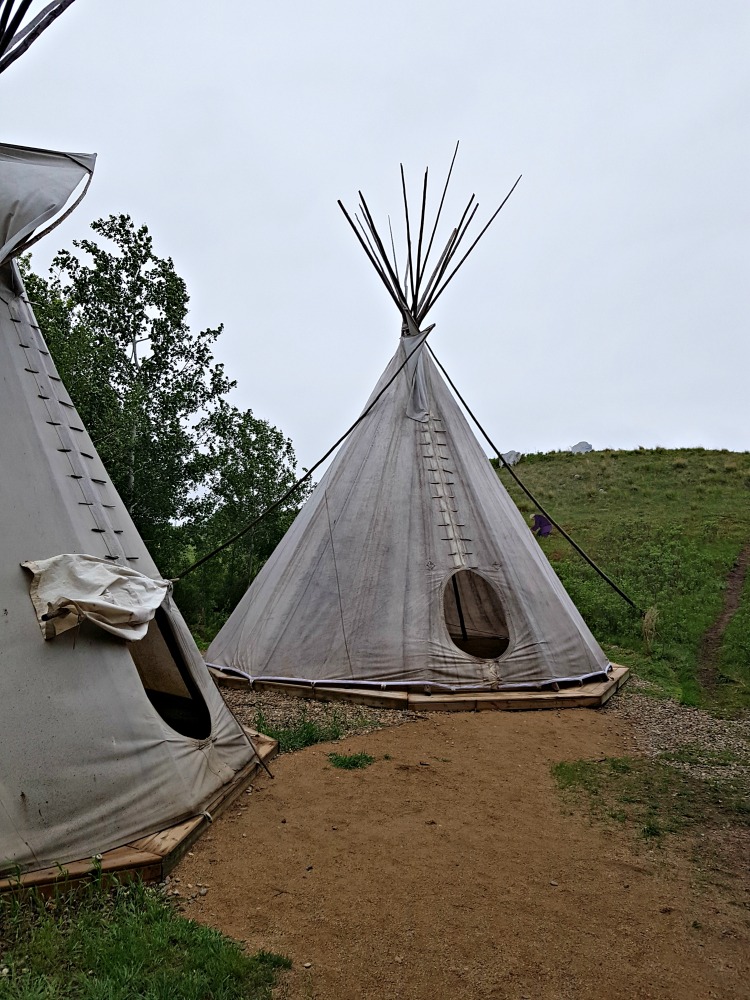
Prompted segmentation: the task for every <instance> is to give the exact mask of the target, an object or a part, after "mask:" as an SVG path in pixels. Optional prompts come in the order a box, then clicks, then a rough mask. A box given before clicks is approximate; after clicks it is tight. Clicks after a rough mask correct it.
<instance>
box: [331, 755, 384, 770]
mask: <svg viewBox="0 0 750 1000" xmlns="http://www.w3.org/2000/svg"><path fill="white" fill-rule="evenodd" d="M328 759H329V760H330V762H331V764H333V766H334V767H340V768H341V769H342V771H356V770H357V769H359V768H363V767H369V766H370V764H374V763H375V758H374V757H371V756H370V754H369V753H348V754H347V753H329V754H328Z"/></svg>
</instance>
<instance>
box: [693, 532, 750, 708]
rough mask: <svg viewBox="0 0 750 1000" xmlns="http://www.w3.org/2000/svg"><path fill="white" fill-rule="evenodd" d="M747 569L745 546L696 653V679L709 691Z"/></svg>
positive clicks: (749, 548) (749, 555) (749, 563)
mask: <svg viewBox="0 0 750 1000" xmlns="http://www.w3.org/2000/svg"><path fill="white" fill-rule="evenodd" d="M748 569H750V545H746V546H745V548H744V549H743V550H742V551H741V552H740V554H739V555H738V556H737V561H736V562H735V564H734V566H732V568H731V570H730V571H729V574H728V576H727V584H726V589H725V591H724V604H723V607H722V609H721V612H720V613H719V616H718V617H717V619H716V621H715V622H714V623H713V625H711V627H710V628H709V629H708V630H707V631H706V632H705V634H704V636H703V639H702V641H701V648H700V650H699V652H698V678H699V680H700V682H701V684H702V685H703V687H704V688H709V689H710V688H713V687H715V686H716V681H717V667H718V660H719V652H720V650H721V642H722V639H723V638H724V633H725V632H726V630H727V626H728V625H729V623H730V622H731V620H732V618H733V617H734V615H735V613H736V611H737V609H738V608H739V606H740V601H741V600H742V591H743V589H744V587H745V577H746V576H747V571H748Z"/></svg>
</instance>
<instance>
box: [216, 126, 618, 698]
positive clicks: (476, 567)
mask: <svg viewBox="0 0 750 1000" xmlns="http://www.w3.org/2000/svg"><path fill="white" fill-rule="evenodd" d="M457 149H458V146H456V150H457ZM455 155H456V154H455V153H454V156H453V160H454V161H455ZM452 170H453V162H452V163H451V168H450V170H449V172H448V180H447V181H446V184H445V189H444V190H443V196H442V198H441V200H440V206H439V208H438V210H437V215H436V217H435V222H434V226H433V227H432V235H431V236H429V235H428V232H427V230H426V229H425V209H426V198H427V172H425V177H424V187H423V194H422V204H421V212H420V213H419V215H418V216H417V217H418V218H419V219H420V224H419V229H418V239H417V241H416V253H413V251H412V241H411V230H410V220H409V208H408V201H407V194H406V182H405V179H404V174H403V168H402V172H401V179H402V187H403V195H404V206H405V218H406V236H407V254H406V263H405V265H404V267H405V272H406V273H405V274H404V275H403V276H400V275H399V272H398V264H397V261H396V255H395V249H394V252H393V255H392V256H391V254H390V253H389V252H386V250H385V246H384V243H383V241H382V240H381V238H380V235H379V234H378V231H377V229H376V227H375V224H374V222H373V219H372V215H371V213H370V210H369V208H368V206H367V203H366V201H365V199H364V197H363V196H362V194H361V192H360V205H359V214H358V215H357V216H356V218H357V224H356V225H355V223H354V221H353V220H352V218H351V217H350V215H349V213H348V212H347V211H346V209H345V208H344V206H343V205H342V204H341V202H339V205H340V207H341V209H342V211H343V212H344V214H345V215H346V217H347V220H348V221H349V223H350V225H351V227H352V229H353V230H354V232H355V234H356V236H357V238H358V240H359V242H360V244H361V246H362V248H363V249H364V251H365V253H366V254H367V256H368V258H369V259H370V262H371V263H372V264H373V266H374V267H375V270H376V272H377V274H378V276H379V278H380V279H381V281H382V282H383V284H384V285H385V287H386V289H387V291H388V293H389V295H390V297H391V299H392V300H393V302H394V303H395V305H396V306H397V308H398V310H399V312H400V314H401V317H402V336H401V341H400V343H399V346H398V350H397V351H396V354H395V356H394V357H393V358H392V359H391V362H390V364H389V365H388V367H387V368H386V370H385V372H384V374H383V376H382V377H381V379H380V381H379V383H378V385H377V386H376V388H375V390H374V392H373V394H372V396H371V397H370V400H369V402H368V404H367V406H366V407H365V410H364V411H363V413H362V415H361V416H360V419H359V420H358V421H357V423H356V424H355V425H354V428H353V430H352V432H351V433H350V435H349V436H348V437H347V439H346V441H345V443H344V444H343V445H342V447H341V449H340V450H339V452H338V454H337V455H336V458H335V459H334V461H333V463H332V464H331V466H330V468H329V469H328V471H327V472H326V473H325V475H324V476H323V478H322V479H321V481H320V483H319V485H318V486H317V488H316V489H315V491H314V493H313V494H312V496H311V497H310V499H309V500H308V501H307V503H306V504H305V506H304V508H303V509H302V511H301V512H300V514H299V515H298V517H297V519H296V520H295V521H294V523H293V525H292V527H291V528H290V529H289V531H288V532H287V534H286V535H285V537H284V538H283V539H282V541H281V543H280V544H279V546H278V547H277V549H276V550H275V552H274V553H273V555H272V556H271V558H270V559H269V560H268V562H267V563H266V565H265V566H264V567H263V569H262V571H261V572H260V573H259V574H258V576H257V577H256V579H255V580H254V581H253V583H252V585H251V586H250V588H249V590H248V591H247V593H246V594H245V596H244V597H243V599H242V600H241V601H240V603H239V605H238V606H237V608H236V609H235V611H234V612H233V614H232V615H231V616H230V618H229V620H228V621H227V623H226V624H225V626H224V627H223V628H222V630H221V631H220V632H219V634H218V635H217V636H216V638H215V640H214V642H213V643H212V644H211V646H210V647H209V650H208V654H207V659H208V662H209V664H210V665H212V666H216V667H219V668H221V667H225V668H231V669H234V670H240V671H242V672H244V673H246V674H248V675H249V676H250V677H251V678H253V679H264V680H279V681H287V682H313V683H318V684H321V685H323V686H325V685H326V684H327V685H329V686H330V685H335V686H348V687H358V686H364V687H367V686H377V687H383V688H386V687H388V688H396V689H398V688H410V687H412V688H413V687H421V688H424V689H426V690H428V691H429V690H433V689H436V690H441V689H442V690H445V689H448V690H451V691H466V690H478V691H481V690H501V689H503V688H537V687H543V686H545V685H554V684H556V683H558V684H559V683H564V682H568V681H584V680H588V679H593V678H601V679H603V678H604V677H605V676H606V674H607V673H608V671H609V669H610V664H609V663H608V661H607V657H606V656H605V655H604V653H603V652H602V650H601V649H600V648H599V646H598V645H597V643H596V641H595V639H594V638H593V636H592V635H591V633H590V632H589V630H588V628H587V627H586V625H585V623H584V622H583V619H582V618H581V616H580V615H579V613H578V611H577V610H576V608H575V606H574V605H573V602H572V601H571V600H570V598H569V597H568V595H567V593H566V592H565V590H564V588H563V586H562V584H561V583H560V581H559V580H558V578H557V576H556V575H555V573H554V571H553V570H552V567H551V566H550V565H549V563H548V562H547V560H546V558H545V557H544V554H543V553H542V551H541V549H540V548H539V545H538V543H537V542H536V540H535V538H534V537H533V535H532V534H531V531H530V530H529V528H528V527H527V525H526V524H525V523H524V520H523V518H522V517H521V515H520V513H519V512H518V510H517V508H516V507H515V505H514V504H513V501H512V500H511V499H510V497H509V496H508V494H507V493H506V491H505V490H504V488H503V486H502V484H501V483H500V481H499V480H498V478H497V476H496V474H495V472H494V470H493V469H492V467H491V465H490V463H489V461H488V460H487V457H486V456H485V454H484V452H483V451H482V449H481V447H480V445H479V443H478V441H477V440H476V438H475V437H474V435H473V434H472V432H471V430H470V429H469V426H468V424H467V422H466V420H465V418H464V416H463V413H462V412H461V410H460V409H459V407H458V404H457V403H456V401H455V400H454V398H453V396H452V395H451V393H450V392H449V390H448V387H447V385H446V383H445V382H444V380H443V378H442V376H441V375H440V373H439V371H438V369H437V367H436V366H435V364H434V363H433V361H432V359H431V357H430V354H429V349H428V347H427V344H426V338H427V335H428V334H429V332H430V329H431V327H426V328H425V327H424V320H425V317H426V316H427V314H428V312H429V311H430V309H431V308H432V305H433V304H434V303H435V301H436V300H437V299H438V298H439V296H440V295H441V294H442V292H443V290H444V289H445V287H446V285H447V284H448V283H449V282H450V281H451V280H452V278H453V276H454V275H455V273H456V271H458V269H459V268H460V267H461V265H462V264H463V262H464V261H465V260H466V258H467V257H468V255H469V253H470V252H471V250H472V249H473V247H474V246H475V245H476V243H477V242H478V241H479V239H480V238H481V236H482V234H483V233H484V232H486V230H487V228H488V227H489V225H490V224H491V223H492V221H493V219H494V218H495V217H496V216H497V214H498V212H499V211H500V209H501V208H502V207H503V205H504V204H505V201H507V197H509V196H510V195H508V196H507V197H506V199H505V201H503V203H502V204H501V205H500V208H498V209H497V211H496V212H495V213H494V215H493V216H492V217H491V218H490V220H489V222H488V223H487V224H486V225H485V226H484V228H483V229H482V231H481V232H480V234H479V236H478V237H476V239H475V240H474V241H473V243H472V244H471V246H470V247H469V250H468V251H467V252H466V253H464V255H463V256H462V257H461V258H460V260H459V261H458V263H457V264H455V265H454V264H453V260H454V258H455V255H456V253H457V251H458V248H459V246H460V245H461V241H462V240H463V238H464V236H465V235H466V232H467V230H468V228H469V225H470V224H471V222H472V219H473V218H474V215H475V212H476V206H475V205H474V200H475V199H474V196H473V195H472V197H471V199H470V201H469V204H468V205H467V207H466V209H465V211H464V214H463V216H462V218H461V221H460V222H459V225H458V226H457V227H456V228H455V229H454V230H453V232H452V233H451V235H450V238H449V239H448V242H447V244H446V246H445V249H444V250H443V253H442V255H441V256H440V259H439V261H438V264H437V266H436V267H435V268H434V270H433V271H432V273H431V274H430V272H429V271H428V270H427V261H428V258H429V256H430V252H431V249H432V247H433V241H434V238H435V234H436V231H437V227H438V222H439V220H440V214H441V211H442V208H443V203H444V199H445V195H446V192H447V189H448V182H449V181H450V176H451V172H452ZM519 179H520V178H519ZM517 183H518V181H516V184H517ZM514 188H515V185H514ZM512 190H513V189H511V193H512ZM472 206H473V207H472ZM389 226H390V222H389ZM391 247H393V242H392V241H391ZM402 277H403V280H402Z"/></svg>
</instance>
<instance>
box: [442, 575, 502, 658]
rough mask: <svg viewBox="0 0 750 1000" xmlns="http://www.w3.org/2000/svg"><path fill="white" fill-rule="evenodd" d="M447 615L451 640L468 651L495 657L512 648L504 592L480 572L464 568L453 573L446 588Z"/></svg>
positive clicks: (464, 650)
mask: <svg viewBox="0 0 750 1000" xmlns="http://www.w3.org/2000/svg"><path fill="white" fill-rule="evenodd" d="M443 614H444V615H445V624H446V627H447V629H448V634H449V635H450V637H451V642H453V644H454V645H455V646H457V647H458V648H459V649H460V650H462V651H463V652H464V653H468V654H469V655H470V656H476V657H477V658H478V659H481V660H494V659H496V658H497V657H498V656H502V655H503V653H504V652H505V650H506V649H507V648H508V643H509V641H510V639H509V632H508V625H507V622H506V620H505V612H504V611H503V606H502V603H501V601H500V595H499V594H498V592H497V590H495V588H494V587H493V586H492V584H491V583H490V582H489V580H485V578H484V577H483V576H480V575H479V573H475V572H474V571H473V570H471V569H460V570H458V572H457V573H454V574H453V576H452V577H451V578H450V579H449V580H448V582H447V583H446V585H445V590H444V591H443Z"/></svg>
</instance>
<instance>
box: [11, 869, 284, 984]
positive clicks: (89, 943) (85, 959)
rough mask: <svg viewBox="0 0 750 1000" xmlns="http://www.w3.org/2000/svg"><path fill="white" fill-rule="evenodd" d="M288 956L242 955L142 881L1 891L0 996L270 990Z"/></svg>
mask: <svg viewBox="0 0 750 1000" xmlns="http://www.w3.org/2000/svg"><path fill="white" fill-rule="evenodd" d="M290 965H291V963H290V962H289V960H288V959H286V958H283V957H281V956H279V955H274V954H272V953H270V952H263V951H261V952H258V953H257V954H256V955H253V956H248V955H246V954H245V953H244V952H243V951H242V949H241V948H240V946H239V945H238V944H236V943H235V942H234V941H231V940H230V939H229V938H226V937H224V936H223V935H222V934H220V933H219V932H218V931H214V930H211V929H210V928H208V927H203V926H201V925H200V924H196V923H194V922H193V921H191V920H186V919H184V918H183V917H181V916H179V914H178V913H177V912H176V911H175V910H174V909H173V908H172V906H171V905H170V904H169V903H167V902H166V901H165V900H164V899H163V898H162V897H161V896H159V894H158V893H157V892H155V891H154V890H150V889H147V888H145V887H144V886H143V885H141V884H140V883H131V884H129V885H123V886H116V887H115V888H114V889H113V890H112V891H111V892H107V891H105V890H103V889H102V888H100V887H99V886H98V885H94V886H92V887H90V888H89V889H88V890H87V891H79V892H77V893H76V894H65V895H59V896H57V897H56V898H55V899H54V900H51V901H47V902H45V901H44V900H43V899H42V898H41V897H28V896H24V897H21V898H19V899H15V898H13V897H7V896H4V897H0V1000H42V998H45V1000H46V998H50V1000H53V998H54V1000H67V998H70V1000H73V998H75V1000H141V998H147V1000H175V998H177V997H179V998H180V1000H207V998H211V1000H270V997H271V988H272V987H273V985H274V984H275V981H276V974H277V971H278V970H279V969H286V968H289V967H290ZM3 969H7V970H8V971H7V974H5V975H2V974H1V973H2V970H3Z"/></svg>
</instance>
